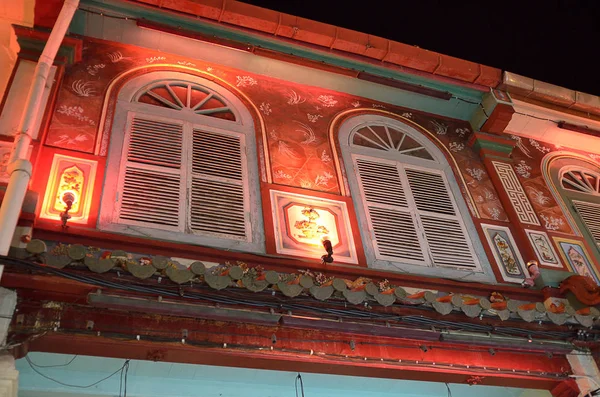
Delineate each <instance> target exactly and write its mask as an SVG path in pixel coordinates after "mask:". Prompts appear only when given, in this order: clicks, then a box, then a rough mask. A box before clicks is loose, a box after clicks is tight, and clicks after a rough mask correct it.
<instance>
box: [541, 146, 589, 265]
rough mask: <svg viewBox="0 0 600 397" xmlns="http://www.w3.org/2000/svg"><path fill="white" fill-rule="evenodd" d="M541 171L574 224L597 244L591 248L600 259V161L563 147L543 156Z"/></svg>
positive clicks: (582, 234)
mask: <svg viewBox="0 0 600 397" xmlns="http://www.w3.org/2000/svg"><path fill="white" fill-rule="evenodd" d="M542 173H543V175H544V179H545V181H546V184H547V185H548V186H549V187H550V191H551V192H552V195H553V196H554V198H555V200H556V202H557V203H558V204H559V206H560V208H561V209H562V211H563V214H564V215H565V217H566V218H567V220H568V222H569V224H570V226H571V228H572V229H573V230H574V231H575V233H577V234H578V235H580V236H583V237H584V238H585V239H586V240H587V241H588V243H589V245H590V246H591V247H596V248H597V249H592V252H593V254H594V256H595V257H596V259H597V260H598V261H600V217H597V216H596V215H595V214H596V213H600V186H598V183H600V165H598V164H597V163H595V162H594V161H592V160H590V159H589V158H587V157H584V156H582V155H580V154H578V153H571V152H564V151H563V152H558V153H551V154H548V155H546V156H545V157H544V159H542ZM586 179H587V180H588V181H587V182H586ZM592 185H593V186H592Z"/></svg>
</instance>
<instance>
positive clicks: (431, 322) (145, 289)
mask: <svg viewBox="0 0 600 397" xmlns="http://www.w3.org/2000/svg"><path fill="white" fill-rule="evenodd" d="M0 260H1V261H2V262H3V263H6V264H13V265H16V266H19V267H21V268H23V267H25V268H29V269H31V270H33V271H43V272H46V273H50V274H53V275H57V276H61V277H65V278H68V279H71V280H74V281H79V282H84V283H87V284H92V285H97V286H103V287H107V288H111V289H117V290H126V291H134V292H141V293H146V294H153V295H154V294H159V295H162V296H172V297H177V298H181V295H180V294H179V291H171V290H168V289H167V288H164V287H162V288H158V287H154V286H140V285H131V284H122V283H116V282H112V281H107V280H103V279H97V278H95V277H91V276H85V275H80V274H72V273H70V272H68V271H65V270H62V269H57V268H52V267H49V266H44V267H41V266H39V265H36V264H34V263H31V262H29V261H25V260H18V259H13V258H7V257H2V258H0ZM232 295H240V294H235V293H234V294H232ZM269 295H270V294H269ZM184 297H185V298H187V299H194V300H206V301H209V302H213V303H222V304H230V305H240V304H241V305H246V306H253V307H261V308H272V309H278V310H284V311H287V310H298V311H307V312H311V313H315V312H317V313H320V314H327V315H332V316H336V317H337V318H346V319H365V320H373V319H375V320H381V321H398V320H399V319H400V317H399V316H398V315H389V314H381V313H373V312H369V311H366V310H360V309H355V308H352V307H346V306H347V305H346V304H345V303H344V302H336V301H331V302H330V304H331V305H333V306H339V307H340V308H341V307H342V305H343V306H344V309H343V310H342V309H336V308H323V307H315V306H312V305H311V304H295V303H287V301H286V300H281V299H280V300H279V302H256V301H254V302H252V301H248V300H247V299H244V297H242V296H241V295H240V298H235V297H233V298H231V297H227V296H216V295H214V294H203V293H198V292H187V293H185V295H184ZM297 300H300V299H297ZM306 302H307V303H308V300H306ZM398 306H402V305H398ZM401 321H402V323H404V324H409V325H414V326H420V327H423V326H426V327H432V326H433V327H436V328H438V329H439V328H447V329H456V330H473V331H480V332H493V333H495V334H498V335H511V334H512V335H514V334H517V335H523V336H526V335H528V334H531V335H532V336H538V337H539V336H550V337H554V338H558V339H568V338H571V337H573V336H574V333H573V332H558V331H556V332H554V331H534V330H524V329H519V328H514V327H492V326H487V325H479V324H473V323H457V322H451V321H445V320H439V319H431V318H427V317H424V316H403V317H402V318H401Z"/></svg>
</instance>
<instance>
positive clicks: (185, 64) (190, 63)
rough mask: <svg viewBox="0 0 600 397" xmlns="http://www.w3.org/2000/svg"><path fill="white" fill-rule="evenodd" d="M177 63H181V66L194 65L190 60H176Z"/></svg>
mask: <svg viewBox="0 0 600 397" xmlns="http://www.w3.org/2000/svg"><path fill="white" fill-rule="evenodd" d="M177 64H179V65H182V66H192V67H196V64H195V63H192V62H187V61H177Z"/></svg>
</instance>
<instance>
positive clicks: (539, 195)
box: [530, 189, 550, 206]
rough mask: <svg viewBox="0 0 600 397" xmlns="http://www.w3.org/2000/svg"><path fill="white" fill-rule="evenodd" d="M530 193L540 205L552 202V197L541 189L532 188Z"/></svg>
mask: <svg viewBox="0 0 600 397" xmlns="http://www.w3.org/2000/svg"><path fill="white" fill-rule="evenodd" d="M530 195H531V198H532V200H533V201H534V202H536V203H538V204H539V205H542V206H543V205H546V204H548V203H549V202H550V197H547V196H546V195H545V194H544V192H542V191H541V190H535V189H531V191H530Z"/></svg>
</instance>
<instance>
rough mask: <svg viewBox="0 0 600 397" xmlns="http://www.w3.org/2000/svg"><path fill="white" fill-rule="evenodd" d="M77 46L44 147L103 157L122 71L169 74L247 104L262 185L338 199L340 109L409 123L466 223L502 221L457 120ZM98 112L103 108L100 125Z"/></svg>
mask: <svg viewBox="0 0 600 397" xmlns="http://www.w3.org/2000/svg"><path fill="white" fill-rule="evenodd" d="M83 41H84V45H83V57H82V61H81V62H79V63H77V64H74V65H72V66H70V67H68V68H67V70H66V71H65V76H64V79H63V83H62V86H61V87H60V89H59V92H58V96H57V100H56V106H55V110H54V114H53V115H52V119H51V122H50V126H49V129H48V133H47V139H46V142H45V143H46V144H47V145H49V146H56V147H61V148H65V149H70V150H76V151H81V152H85V153H94V154H98V155H100V156H105V155H106V153H107V149H108V139H109V135H108V131H109V130H110V128H109V127H110V122H111V120H112V112H113V109H112V107H111V103H110V102H108V103H105V94H106V93H107V92H108V91H109V90H110V89H112V88H111V87H115V89H117V86H118V84H117V83H116V81H117V80H118V77H119V76H121V75H122V74H123V73H125V72H131V71H132V70H134V69H139V68H148V69H147V70H149V71H150V70H151V69H152V68H154V67H155V68H161V69H165V68H171V69H173V70H178V71H182V72H184V73H193V74H196V75H204V76H207V77H208V78H210V79H214V80H215V81H216V82H218V83H219V84H223V85H225V86H226V85H229V87H225V89H230V90H232V91H235V90H236V89H237V90H239V91H241V92H242V93H243V95H244V96H246V98H247V99H248V100H249V101H250V102H252V104H253V105H254V106H255V108H256V110H257V112H258V114H259V115H260V117H262V121H263V123H264V129H263V131H262V133H263V134H264V143H265V145H264V146H265V147H264V150H265V152H266V153H265V166H266V168H265V170H263V171H264V174H265V176H266V182H268V183H270V182H272V183H276V184H280V185H285V186H291V187H300V188H306V189H311V190H317V191H322V192H328V193H332V194H340V193H341V192H342V188H341V186H343V183H344V181H340V180H339V178H338V174H337V172H336V164H335V161H334V160H333V159H335V158H336V156H334V154H333V150H334V148H332V146H331V145H330V143H329V135H328V134H329V126H330V125H331V123H332V121H333V120H334V119H335V118H336V117H337V116H338V115H339V114H340V113H341V112H343V111H346V110H355V109H359V110H364V111H365V112H381V114H382V115H384V116H391V117H393V116H394V115H396V116H398V117H403V118H405V119H407V120H410V121H412V122H414V123H415V124H417V125H419V126H421V127H422V128H423V129H424V130H427V131H429V135H430V136H431V137H435V138H434V139H435V140H436V141H437V142H438V144H439V145H441V146H444V147H446V148H447V149H448V151H449V158H450V160H452V159H453V160H454V161H450V162H451V164H452V163H455V164H456V165H457V167H458V168H459V170H460V171H457V176H458V177H459V178H458V179H459V184H460V185H461V190H462V191H463V193H464V195H465V198H466V200H467V204H468V206H469V207H470V208H471V210H472V213H473V215H474V216H476V217H482V218H484V219H494V220H503V221H505V220H507V219H508V217H507V216H506V213H505V212H504V209H503V208H502V205H501V204H500V201H499V200H498V199H497V195H496V194H495V189H494V186H493V184H492V182H491V180H490V179H489V176H488V175H487V173H483V174H481V173H479V172H478V171H475V172H474V173H473V175H474V176H475V177H476V178H478V179H473V177H471V176H470V175H469V174H468V173H467V171H464V170H465V168H469V169H472V170H477V169H481V168H483V166H482V165H481V162H480V160H479V158H478V156H477V155H476V154H475V153H474V151H473V150H471V149H470V147H469V146H468V145H467V141H466V140H467V138H468V136H469V133H470V127H469V124H468V123H467V122H465V121H460V120H452V119H448V118H443V117H432V116H431V115H430V114H425V113H421V112H418V111H416V110H414V109H407V108H401V107H398V106H394V105H390V104H384V103H376V102H374V101H373V100H370V99H367V98H362V97H358V96H353V95H349V94H346V93H343V92H336V91H332V90H326V89H323V88H320V87H315V86H308V85H300V84H297V83H293V82H288V81H283V80H278V79H273V78H270V77H267V76H263V75H255V74H252V73H249V72H247V71H243V70H238V69H233V68H228V67H225V66H222V65H216V64H210V63H207V62H204V61H202V60H198V59H192V58H185V57H183V56H180V55H173V54H167V53H164V52H157V51H152V50H150V49H147V48H141V47H136V46H131V45H125V44H120V43H111V42H106V41H100V40H95V39H92V38H85V39H83ZM157 64H159V65H157ZM99 65H104V66H103V67H100V66H99ZM155 65H157V66H155ZM111 84H112V85H111ZM115 84H116V85H115ZM317 84H318V82H317ZM232 87H234V88H232ZM103 106H106V113H105V115H104V117H105V119H103V118H102V115H103V113H102V112H103ZM259 132H261V131H259ZM424 134H427V133H426V132H424ZM461 178H462V179H463V180H464V183H461V182H462V181H461V180H460V179H461ZM470 182H472V183H470ZM465 184H466V186H465ZM485 191H490V192H494V193H493V194H492V196H493V197H494V198H495V199H494V200H487V199H486V200H479V201H476V200H475V199H476V198H477V197H484V196H485V194H484V192H485Z"/></svg>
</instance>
